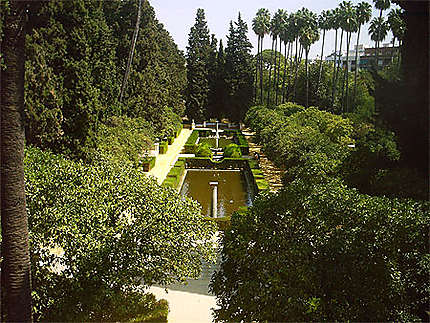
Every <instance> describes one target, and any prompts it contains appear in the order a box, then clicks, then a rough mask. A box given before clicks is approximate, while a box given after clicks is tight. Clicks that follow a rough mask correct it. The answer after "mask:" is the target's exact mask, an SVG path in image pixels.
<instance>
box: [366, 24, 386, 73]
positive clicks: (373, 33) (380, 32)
mask: <svg viewBox="0 0 430 323" xmlns="http://www.w3.org/2000/svg"><path fill="white" fill-rule="evenodd" d="M369 33H370V39H371V40H373V41H374V42H375V48H377V47H378V45H377V44H378V43H379V42H380V41H382V40H384V39H385V37H387V33H388V23H387V22H386V21H385V20H384V18H382V17H377V18H373V19H372V21H371V22H370V26H369ZM377 66H378V52H376V69H377Z"/></svg>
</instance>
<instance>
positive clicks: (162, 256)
mask: <svg viewBox="0 0 430 323" xmlns="http://www.w3.org/2000/svg"><path fill="white" fill-rule="evenodd" d="M25 166H26V167H25V170H26V179H27V201H28V204H27V207H28V214H29V223H30V243H31V250H32V258H31V259H32V270H33V297H34V300H35V306H36V308H37V312H36V313H35V314H36V315H37V317H38V319H40V320H48V321H57V320H73V321H76V320H83V321H86V320H111V319H115V318H114V317H115V316H114V315H115V314H114V313H115V307H116V306H117V305H119V304H117V303H116V302H118V301H120V300H121V297H128V296H127V294H128V293H133V292H135V291H136V288H142V286H150V285H152V284H154V283H158V284H167V283H170V282H173V281H180V280H183V279H185V278H186V277H197V276H198V274H199V270H200V261H201V260H200V259H199V258H198V257H196V255H200V256H203V257H205V258H207V257H209V258H210V257H211V256H213V250H211V248H212V247H211V243H212V242H211V238H212V235H213V233H214V232H213V229H214V227H213V226H210V225H208V223H207V222H204V221H203V217H202V216H201V215H200V207H199V206H198V204H197V203H196V202H194V201H191V200H189V199H180V198H179V197H178V196H177V195H176V194H175V192H174V191H173V190H171V189H167V188H163V187H161V186H159V185H157V184H156V183H155V181H153V180H151V179H149V178H148V177H146V176H145V174H143V173H142V172H141V171H140V170H139V169H135V168H133V167H132V166H124V165H122V166H121V167H118V166H115V165H113V164H109V163H106V162H102V163H100V164H96V165H87V164H84V163H82V162H74V161H70V160H67V159H65V158H64V157H60V156H57V155H53V154H51V153H45V152H41V151H40V150H39V149H37V148H29V149H28V150H27V154H26V160H25ZM196 241H199V243H196ZM54 250H57V251H58V252H55V251H54ZM60 286H61V288H60ZM124 293H126V294H125V296H121V294H124ZM142 297H143V296H142ZM109 308H111V310H110V309H109ZM133 314H140V313H129V315H130V316H129V317H128V319H131V318H133V316H131V315H133Z"/></svg>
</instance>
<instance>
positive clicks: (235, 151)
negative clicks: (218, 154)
mask: <svg viewBox="0 0 430 323" xmlns="http://www.w3.org/2000/svg"><path fill="white" fill-rule="evenodd" d="M224 157H227V158H228V157H229V158H240V157H242V152H241V151H240V148H239V146H238V145H236V144H230V145H228V146H227V147H225V149H224Z"/></svg>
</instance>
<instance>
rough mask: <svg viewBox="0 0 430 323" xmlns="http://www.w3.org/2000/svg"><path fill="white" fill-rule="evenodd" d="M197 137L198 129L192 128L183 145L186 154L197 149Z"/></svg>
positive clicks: (193, 152)
mask: <svg viewBox="0 0 430 323" xmlns="http://www.w3.org/2000/svg"><path fill="white" fill-rule="evenodd" d="M198 139H199V131H198V130H193V132H192V133H191V135H190V136H189V137H188V140H187V141H186V143H185V145H184V149H185V153H186V154H195V153H196V151H197V145H196V142H197V140H198Z"/></svg>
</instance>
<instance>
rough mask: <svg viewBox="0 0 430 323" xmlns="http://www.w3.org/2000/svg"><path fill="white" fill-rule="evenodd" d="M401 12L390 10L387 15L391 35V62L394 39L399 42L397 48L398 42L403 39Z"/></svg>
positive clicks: (399, 10)
mask: <svg viewBox="0 0 430 323" xmlns="http://www.w3.org/2000/svg"><path fill="white" fill-rule="evenodd" d="M402 14H403V13H402V10H401V9H397V8H396V9H391V11H390V12H389V13H388V25H389V26H390V30H391V32H392V33H393V50H392V52H391V55H392V56H391V60H392V59H393V57H394V47H395V44H396V39H397V40H398V41H399V47H400V41H401V40H402V39H403V35H404V33H405V28H406V25H405V22H404V20H403V19H402Z"/></svg>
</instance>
